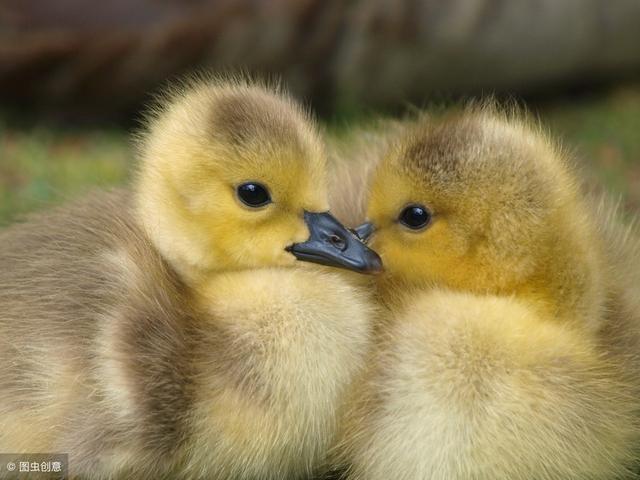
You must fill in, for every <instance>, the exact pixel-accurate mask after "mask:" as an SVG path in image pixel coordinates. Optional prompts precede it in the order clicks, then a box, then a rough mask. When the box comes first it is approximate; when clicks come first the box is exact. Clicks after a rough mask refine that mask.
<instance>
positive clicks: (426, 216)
mask: <svg viewBox="0 0 640 480" xmlns="http://www.w3.org/2000/svg"><path fill="white" fill-rule="evenodd" d="M398 219H399V220H400V223H402V224H403V225H406V226H407V227H409V228H411V229H413V230H419V229H421V228H424V227H426V226H427V225H429V222H431V212H430V211H429V210H428V209H427V208H426V207H423V206H422V205H409V206H408V207H405V209H404V210H402V212H400V217H399V218H398Z"/></svg>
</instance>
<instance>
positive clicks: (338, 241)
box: [329, 235, 347, 250]
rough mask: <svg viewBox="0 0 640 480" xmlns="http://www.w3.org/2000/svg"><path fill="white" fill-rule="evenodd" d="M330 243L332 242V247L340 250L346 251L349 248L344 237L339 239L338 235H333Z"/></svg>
mask: <svg viewBox="0 0 640 480" xmlns="http://www.w3.org/2000/svg"><path fill="white" fill-rule="evenodd" d="M329 241H330V242H331V245H333V246H334V247H336V248H338V249H340V250H344V249H345V248H346V246H347V244H346V243H345V241H344V239H343V238H342V237H339V236H338V235H331V236H330V237H329Z"/></svg>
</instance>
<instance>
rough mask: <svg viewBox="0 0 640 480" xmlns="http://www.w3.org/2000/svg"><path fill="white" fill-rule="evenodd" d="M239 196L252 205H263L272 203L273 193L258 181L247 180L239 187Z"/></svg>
mask: <svg viewBox="0 0 640 480" xmlns="http://www.w3.org/2000/svg"><path fill="white" fill-rule="evenodd" d="M237 192H238V198H239V199H240V200H242V203H244V204H245V205H248V206H250V207H262V206H263V205H266V204H268V203H271V195H269V191H268V190H267V187H265V186H264V185H261V184H259V183H256V182H247V183H243V184H242V185H239V186H238V188H237Z"/></svg>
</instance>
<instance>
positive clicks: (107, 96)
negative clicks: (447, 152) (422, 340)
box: [0, 0, 640, 222]
mask: <svg viewBox="0 0 640 480" xmlns="http://www.w3.org/2000/svg"><path fill="white" fill-rule="evenodd" d="M198 69H206V70H209V71H214V72H225V71H232V72H233V71H239V70H241V71H244V72H248V73H252V74H256V75H259V76H263V77H264V76H272V77H276V78H282V79H283V80H284V83H285V84H286V85H287V86H288V87H289V88H290V89H291V90H292V91H293V92H294V93H295V94H296V95H297V96H299V97H300V98H301V99H302V100H304V101H305V102H307V103H309V104H310V105H312V106H313V108H314V109H315V111H316V112H318V113H319V114H320V115H321V117H322V118H323V119H324V121H326V122H328V124H329V128H330V129H331V130H332V131H336V130H338V131H339V130H340V129H344V128H348V126H349V125H350V124H352V123H355V122H359V121H363V119H366V118H367V117H370V116H372V115H375V114H377V113H379V112H384V113H393V114H401V113H402V111H403V110H405V109H406V108H408V107H410V106H412V105H417V106H428V105H429V104H431V103H433V102H436V103H445V104H446V103H448V102H454V101H457V100H459V99H460V98H468V97H472V96H480V95H485V94H497V95H498V96H499V97H515V98H517V99H521V100H522V101H524V102H525V103H527V104H528V107H529V108H530V109H531V110H532V111H533V112H534V113H536V114H538V115H540V116H541V117H542V119H543V121H544V122H545V123H546V124H547V125H548V126H549V127H550V128H552V129H553V130H554V131H555V132H556V133H557V135H558V136H560V137H562V138H564V139H566V142H567V143H569V144H570V145H572V146H575V148H576V152H577V155H578V157H579V158H580V159H581V161H583V162H584V164H585V165H588V167H589V168H588V169H587V170H588V172H589V173H588V175H591V176H593V177H598V178H600V179H604V184H605V185H607V186H608V187H609V188H610V190H611V191H613V192H614V193H620V194H622V197H623V199H624V202H625V204H626V205H627V206H628V207H629V209H630V210H635V209H636V208H638V207H639V206H640V139H639V138H638V137H640V135H639V133H640V86H639V85H640V83H639V80H640V1H638V0H613V1H612V0H510V1H505V0H395V1H394V0H387V1H385V0H352V1H338V0H271V1H268V0H210V1H205V0H183V1H179V0H102V1H96V0H0V222H3V221H4V222H7V221H9V220H11V219H14V218H16V217H17V216H19V215H20V214H22V213H24V212H26V211H30V210H32V209H34V208H38V206H40V205H43V204H46V203H48V202H50V201H58V200H60V199H62V198H64V197H66V196H70V195H74V194H75V193H77V192H79V191H82V190H84V189H86V188H88V187H89V186H91V185H95V184H98V185H110V184H113V183H119V182H122V181H123V180H124V179H125V178H126V176H127V174H128V172H129V171H130V166H131V163H132V159H131V154H130V153H129V152H130V150H129V148H128V144H127V140H126V138H127V137H126V132H125V130H124V129H127V128H131V126H132V125H134V124H135V119H136V118H137V112H138V111H139V110H140V109H141V108H142V106H143V105H144V103H145V102H147V101H148V99H149V97H148V94H149V92H153V91H154V90H156V89H157V88H159V87H160V86H162V85H163V84H164V83H165V82H167V81H168V80H169V79H171V78H175V77H176V76H180V75H183V74H185V73H188V72H192V71H194V70H198ZM595 183H597V182H594V184H595Z"/></svg>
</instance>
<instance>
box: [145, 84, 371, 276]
mask: <svg viewBox="0 0 640 480" xmlns="http://www.w3.org/2000/svg"><path fill="white" fill-rule="evenodd" d="M164 103H165V105H164V106H163V107H162V108H160V109H158V110H157V111H156V112H154V113H153V114H152V115H151V119H150V120H149V122H148V128H147V133H146V135H144V137H143V141H142V142H141V145H140V155H141V159H142V162H141V165H142V166H141V169H140V172H139V176H138V184H137V211H138V216H139V218H140V219H141V221H142V223H143V225H144V227H145V229H146V231H147V233H148V235H149V237H150V238H151V240H152V242H153V243H154V244H155V246H156V247H157V248H158V249H159V250H160V252H161V253H162V254H163V256H164V257H165V258H166V259H167V260H168V261H169V262H170V263H171V264H172V266H173V267H174V268H175V269H176V270H177V271H178V272H180V273H181V274H183V275H185V276H187V277H191V278H193V277H196V278H197V277H198V276H202V275H207V274H208V273H210V272H212V271H224V270H238V269H249V268H264V267H287V266H292V265H294V264H295V262H296V259H299V260H305V261H310V262H316V263H322V264H325V265H331V266H336V267H344V268H348V269H351V270H355V271H361V272H369V271H377V270H379V269H380V267H381V265H380V259H379V257H378V256H377V255H376V254H375V253H374V252H372V251H371V250H369V249H368V248H366V247H365V246H364V244H363V243H362V242H360V241H359V240H358V239H357V237H356V236H354V235H353V234H352V233H351V232H349V231H347V230H346V229H345V228H344V227H343V226H342V225H341V224H340V223H338V222H337V221H336V220H335V219H334V218H333V217H332V216H331V215H330V214H329V213H328V201H327V189H326V179H325V158H324V152H323V149H322V144H321V142H320V139H319V137H318V134H317V133H316V131H315V129H314V126H313V124H312V122H311V121H310V119H309V117H308V115H307V114H306V113H305V112H304V111H303V109H302V108H300V107H299V106H298V105H297V104H295V103H294V102H293V101H292V100H291V99H290V98H288V97H287V96H285V95H283V94H281V93H279V92H277V91H274V90H271V89H269V88H267V87H265V86H262V85H257V84H250V83H242V82H230V83H224V82H204V83H200V84H196V85H191V86H189V87H187V88H185V89H183V90H181V91H179V92H177V93H171V94H169V95H168V96H167V98H166V99H164Z"/></svg>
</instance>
